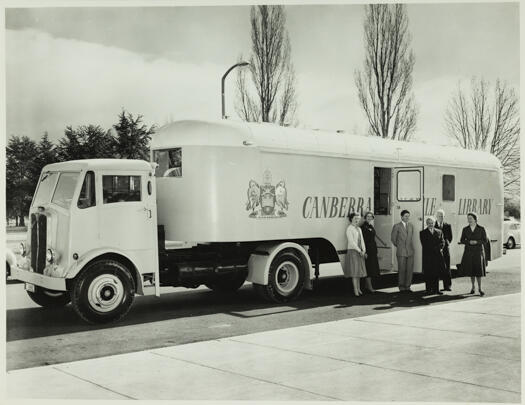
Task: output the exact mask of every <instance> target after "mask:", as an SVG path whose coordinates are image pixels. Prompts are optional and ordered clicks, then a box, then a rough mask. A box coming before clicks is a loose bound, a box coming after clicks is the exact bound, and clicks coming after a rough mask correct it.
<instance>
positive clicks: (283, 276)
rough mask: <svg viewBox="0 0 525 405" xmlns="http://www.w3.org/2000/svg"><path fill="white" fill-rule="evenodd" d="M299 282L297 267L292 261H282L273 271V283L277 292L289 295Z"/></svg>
mask: <svg viewBox="0 0 525 405" xmlns="http://www.w3.org/2000/svg"><path fill="white" fill-rule="evenodd" d="M298 282H299V269H298V268H297V265H296V264H295V263H292V262H289V261H287V262H283V263H281V264H280V265H279V268H278V269H277V271H276V272H275V285H276V287H277V290H278V291H279V294H281V295H284V296H287V295H290V294H291V293H292V292H293V291H294V290H295V288H296V287H297V283H298Z"/></svg>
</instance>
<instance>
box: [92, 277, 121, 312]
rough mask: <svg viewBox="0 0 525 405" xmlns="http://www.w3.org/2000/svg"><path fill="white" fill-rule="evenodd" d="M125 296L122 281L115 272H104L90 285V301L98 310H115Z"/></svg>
mask: <svg viewBox="0 0 525 405" xmlns="http://www.w3.org/2000/svg"><path fill="white" fill-rule="evenodd" d="M123 298H124V286H123V285H122V281H120V279H119V278H118V277H117V276H115V275H113V274H102V275H100V276H98V277H96V278H95V279H94V280H93V281H92V282H91V284H90V285H89V289H88V302H89V305H90V306H91V307H92V308H93V309H94V310H95V311H97V312H109V311H113V310H114V309H115V308H117V307H118V306H119V305H120V303H121V302H122V300H123Z"/></svg>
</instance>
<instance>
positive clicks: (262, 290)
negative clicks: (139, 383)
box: [254, 250, 306, 303]
mask: <svg viewBox="0 0 525 405" xmlns="http://www.w3.org/2000/svg"><path fill="white" fill-rule="evenodd" d="M305 275H306V266H305V265H304V263H303V261H302V260H301V258H300V256H299V253H296V252H295V251H293V250H285V251H282V252H281V253H279V254H278V255H277V256H276V257H275V258H274V259H273V261H272V264H271V265H270V271H269V273H268V284H267V285H260V284H254V288H255V290H256V291H257V292H258V293H259V294H260V295H261V296H262V297H263V298H265V299H267V300H270V301H274V302H278V303H283V302H288V301H291V300H293V299H295V298H297V297H298V296H299V295H300V294H301V292H302V291H303V286H304V278H305Z"/></svg>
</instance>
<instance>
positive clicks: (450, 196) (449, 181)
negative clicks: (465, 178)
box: [443, 174, 456, 201]
mask: <svg viewBox="0 0 525 405" xmlns="http://www.w3.org/2000/svg"><path fill="white" fill-rule="evenodd" d="M455 199H456V178H455V177H454V176H453V175H450V174H444V175H443V201H454V200H455Z"/></svg>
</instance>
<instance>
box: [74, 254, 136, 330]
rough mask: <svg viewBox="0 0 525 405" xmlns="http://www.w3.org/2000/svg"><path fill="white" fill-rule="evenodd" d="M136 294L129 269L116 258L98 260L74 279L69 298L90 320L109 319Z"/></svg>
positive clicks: (124, 311)
mask: <svg viewBox="0 0 525 405" xmlns="http://www.w3.org/2000/svg"><path fill="white" fill-rule="evenodd" d="M134 295H135V283H134V281H133V277H132V275H131V273H130V271H129V270H128V269H127V267H126V266H124V265H123V264H121V263H119V262H117V261H115V260H108V259H104V260H97V261H95V262H93V263H91V264H89V265H88V266H87V267H86V268H85V269H84V270H83V271H82V272H81V273H80V274H79V275H78V276H77V278H76V279H75V283H74V285H73V289H72V292H71V302H72V304H73V308H74V309H75V311H76V312H77V314H78V315H79V316H80V317H81V318H82V319H84V320H85V321H87V322H89V323H108V322H114V321H118V320H119V319H121V318H122V317H123V316H124V315H126V314H127V313H128V311H129V310H130V308H131V304H132V303H133V298H134Z"/></svg>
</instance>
